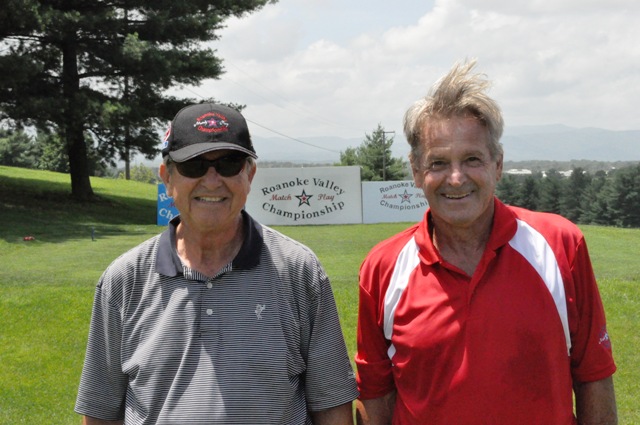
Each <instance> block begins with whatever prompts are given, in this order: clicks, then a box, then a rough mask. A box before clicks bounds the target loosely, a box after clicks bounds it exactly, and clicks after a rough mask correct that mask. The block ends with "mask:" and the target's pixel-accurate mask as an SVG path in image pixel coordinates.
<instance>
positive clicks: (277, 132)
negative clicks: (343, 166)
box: [184, 87, 340, 153]
mask: <svg viewBox="0 0 640 425" xmlns="http://www.w3.org/2000/svg"><path fill="white" fill-rule="evenodd" d="M184 89H185V90H187V91H189V92H191V93H193V94H194V95H196V96H198V97H200V98H201V99H204V96H202V95H201V94H200V93H196V92H195V91H193V90H191V89H190V88H188V87H184ZM243 115H244V114H243ZM245 119H246V120H247V121H249V122H250V123H252V124H254V125H257V126H258V127H261V128H264V129H265V130H267V131H270V132H272V133H274V134H277V135H278V136H282V137H286V138H287V139H290V140H293V141H294V142H298V143H302V144H303V145H307V146H311V147H314V148H317V149H322V150H325V151H329V152H333V153H340V151H335V150H333V149H327V148H325V147H322V146H318V145H314V144H313V143H309V142H305V141H303V140H300V139H296V138H295V137H291V136H288V135H286V134H284V133H281V132H279V131H276V130H274V129H272V128H269V127H267V126H264V125H262V124H259V123H257V122H255V121H253V120H250V119H248V118H247V117H246V116H245Z"/></svg>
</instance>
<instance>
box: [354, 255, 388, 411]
mask: <svg viewBox="0 0 640 425" xmlns="http://www.w3.org/2000/svg"><path fill="white" fill-rule="evenodd" d="M372 255H373V253H371V254H369V257H368V258H367V259H366V260H365V261H364V263H363V264H362V267H361V268H360V296H359V304H358V338H357V342H358V351H357V353H356V356H355V362H356V366H357V369H358V375H357V380H358V388H359V390H360V398H361V399H365V400H366V399H372V398H378V397H382V396H384V395H385V394H387V393H389V392H390V391H392V390H393V389H394V388H395V386H394V383H393V375H392V365H391V360H390V359H389V355H388V354H387V350H388V348H389V345H390V341H389V340H387V339H386V338H385V336H384V330H383V318H384V310H383V305H384V291H383V290H382V288H386V284H383V280H384V276H383V275H382V274H381V273H380V264H379V262H376V261H373V260H372V259H371V257H372ZM387 282H388V279H387Z"/></svg>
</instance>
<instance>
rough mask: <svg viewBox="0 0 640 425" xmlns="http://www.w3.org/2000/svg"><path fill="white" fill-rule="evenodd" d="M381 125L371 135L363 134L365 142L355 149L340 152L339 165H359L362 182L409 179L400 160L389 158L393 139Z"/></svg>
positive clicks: (403, 163)
mask: <svg viewBox="0 0 640 425" xmlns="http://www.w3.org/2000/svg"><path fill="white" fill-rule="evenodd" d="M389 133H391V132H388V131H385V130H384V127H382V125H380V124H378V127H377V128H376V129H375V130H374V131H373V133H371V134H365V140H364V141H363V142H362V144H361V145H360V146H358V147H357V148H347V149H346V150H345V151H344V152H340V164H339V165H359V166H360V167H361V178H362V180H363V181H388V180H404V179H406V178H408V177H409V173H408V171H407V164H406V163H405V161H403V160H402V159H401V158H393V157H392V156H391V145H392V144H393V138H391V137H389Z"/></svg>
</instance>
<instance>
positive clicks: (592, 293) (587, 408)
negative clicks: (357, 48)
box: [356, 62, 617, 425]
mask: <svg viewBox="0 0 640 425" xmlns="http://www.w3.org/2000/svg"><path fill="white" fill-rule="evenodd" d="M473 66H474V63H473V62H471V63H467V64H464V65H457V66H455V67H454V68H453V69H452V70H451V71H450V72H449V73H448V74H447V75H446V76H445V77H444V78H442V79H441V80H440V81H439V83H438V84H437V85H436V86H435V87H434V88H433V89H432V91H431V93H430V95H429V96H427V97H425V98H423V99H421V100H419V101H417V102H416V103H415V104H414V105H413V106H412V107H411V108H410V109H409V110H408V111H407V113H406V115H405V134H406V136H407V140H408V141H409V143H410V145H411V153H410V162H411V166H412V169H413V177H414V181H415V184H416V186H417V187H420V188H422V190H423V191H424V194H425V196H426V198H427V200H428V202H429V209H428V210H427V212H426V214H425V216H424V219H423V220H422V221H421V222H420V223H418V224H416V225H414V226H412V227H410V228H409V229H407V230H405V231H404V232H402V233H400V234H398V235H396V236H394V237H391V238H390V239H388V240H386V241H384V242H382V243H380V244H379V245H378V246H376V247H375V248H374V249H373V250H372V251H371V253H370V254H369V255H368V257H367V258H366V260H365V261H364V263H363V265H362V267H361V270H360V307H359V309H360V310H359V322H358V323H359V324H358V352H357V355H356V364H357V366H358V380H359V387H360V392H361V396H360V402H359V404H358V417H359V422H361V423H364V424H372V425H373V424H391V423H393V424H403V425H404V424H407V425H408V424H432V425H439V424H442V425H452V424H465V425H473V424H478V425H481V424H491V425H500V424H504V425H513V424H519V425H520V424H545V425H546V424H554V425H572V424H577V423H580V424H601V425H603V424H615V423H616V422H617V417H616V404H615V397H614V390H613V382H612V378H611V375H612V374H613V373H614V371H615V365H614V362H613V358H612V354H611V343H610V340H609V336H608V333H607V329H606V324H605V315H604V311H603V307H602V303H601V300H600V296H599V294H598V289H597V286H596V281H595V278H594V275H593V271H592V267H591V263H590V260H589V254H588V252H587V246H586V243H585V240H584V237H583V235H582V234H581V233H580V231H579V230H578V228H577V227H576V226H575V225H573V224H572V223H571V222H569V221H568V220H566V219H564V218H562V217H560V216H557V215H552V214H543V213H536V212H531V211H527V210H524V209H521V208H515V207H510V206H507V205H504V204H503V203H501V202H500V201H499V200H498V199H497V198H495V195H494V193H495V189H496V185H497V183H498V181H499V180H500V177H501V174H502V158H503V153H502V147H501V145H500V142H499V140H500V136H501V135H502V128H503V119H502V115H501V112H500V109H499V107H498V105H497V104H496V103H495V101H493V100H492V99H491V98H489V97H488V96H487V95H486V93H485V89H486V87H487V84H488V83H487V81H486V80H485V79H484V78H483V77H482V76H481V75H478V74H473V73H472V72H471V70H472V68H473ZM573 392H574V393H575V400H576V406H575V412H576V415H577V418H576V416H574V406H573V399H572V397H573Z"/></svg>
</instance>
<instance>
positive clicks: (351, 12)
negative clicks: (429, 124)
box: [181, 0, 640, 143]
mask: <svg viewBox="0 0 640 425" xmlns="http://www.w3.org/2000/svg"><path fill="white" fill-rule="evenodd" d="M638 16H640V2H638V1H637V0H608V1H606V2H605V1H602V0H529V1H527V2H518V1H513V0H483V1H477V0H436V1H417V0H398V1H396V2H389V1H382V0H346V1H345V0H343V1H338V0H281V1H279V2H278V3H276V4H269V5H267V6H265V7H264V8H263V9H262V10H260V11H259V12H256V13H253V14H250V15H247V16H245V17H243V18H240V19H236V18H234V19H231V20H229V21H227V28H225V29H224V30H223V31H221V32H220V36H221V38H220V39H219V40H216V41H215V42H213V43H211V46H212V47H213V48H215V49H216V50H217V52H218V54H219V56H220V57H221V58H223V59H224V61H225V62H224V64H225V68H226V73H225V74H224V75H222V76H221V78H220V79H219V80H208V81H205V82H204V83H203V84H202V85H201V86H200V87H197V88H193V87H192V88H187V89H185V90H184V91H181V93H183V94H185V95H187V96H190V97H196V98H197V97H198V96H201V97H214V98H216V99H218V100H220V101H225V102H238V103H242V104H245V105H246V106H247V107H246V109H245V111H244V114H245V116H246V117H247V118H248V120H249V121H250V127H251V131H252V133H253V134H254V135H258V136H263V137H271V136H277V134H278V133H279V134H284V135H287V136H290V137H295V138H301V139H304V138H306V137H315V136H341V137H347V138H351V137H364V135H365V133H371V132H372V131H373V130H375V128H376V127H377V125H378V124H381V125H382V126H383V127H384V128H385V129H386V130H388V131H396V138H395V140H396V142H397V143H398V142H399V143H404V137H403V136H402V116H403V114H404V112H405V110H406V109H407V107H408V106H409V105H410V104H411V103H412V102H413V101H415V100H416V99H418V98H420V97H422V96H424V95H425V94H426V93H427V91H428V89H429V87H430V86H431V85H432V84H433V83H434V82H435V81H436V80H437V79H438V78H439V77H440V76H442V75H443V74H444V73H446V72H447V70H448V69H449V68H450V67H451V66H452V64H453V63H454V62H456V61H460V60H464V59H466V58H477V60H478V66H477V70H478V71H479V72H482V73H485V74H486V75H487V76H488V78H489V79H490V80H492V81H493V87H492V89H491V93H490V94H491V95H492V96H493V97H494V98H496V99H497V100H498V102H499V103H500V105H501V107H502V109H503V113H504V116H505V121H506V126H507V130H508V128H509V126H520V125H546V124H558V123H560V124H565V125H568V126H572V127H578V128H581V127H599V128H605V129H609V130H637V129H640V119H639V118H638V116H639V114H638V112H637V105H636V102H637V100H638V99H640V25H639V24H638Z"/></svg>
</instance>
